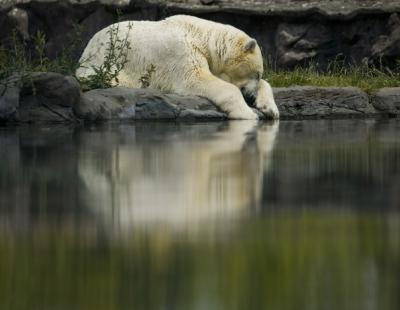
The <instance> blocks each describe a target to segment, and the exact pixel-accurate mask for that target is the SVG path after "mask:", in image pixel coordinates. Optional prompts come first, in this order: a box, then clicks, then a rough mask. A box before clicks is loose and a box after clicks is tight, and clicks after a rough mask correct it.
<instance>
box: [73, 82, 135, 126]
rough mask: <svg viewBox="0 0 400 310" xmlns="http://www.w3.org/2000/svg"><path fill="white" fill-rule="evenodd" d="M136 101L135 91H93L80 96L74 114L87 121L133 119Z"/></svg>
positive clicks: (120, 89) (117, 89)
mask: <svg viewBox="0 0 400 310" xmlns="http://www.w3.org/2000/svg"><path fill="white" fill-rule="evenodd" d="M136 100H137V98H136V92H135V90H132V89H129V88H125V87H115V88H108V89H95V90H91V91H88V92H86V93H83V94H82V96H81V100H80V102H79V104H77V105H76V106H75V107H74V113H75V115H76V116H77V117H78V118H81V119H83V120H87V121H105V120H113V119H125V120H129V119H135V103H136Z"/></svg>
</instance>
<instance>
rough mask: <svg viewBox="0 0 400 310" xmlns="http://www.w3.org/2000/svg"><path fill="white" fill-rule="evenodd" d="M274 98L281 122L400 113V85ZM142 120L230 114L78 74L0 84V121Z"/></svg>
mask: <svg viewBox="0 0 400 310" xmlns="http://www.w3.org/2000/svg"><path fill="white" fill-rule="evenodd" d="M274 96H275V101H276V103H277V106H278V108H279V111H280V115H281V119H283V120H291V119H322V118H333V119H346V118H378V117H379V118H382V117H398V116H399V115H400V87H399V88H384V89H381V90H379V91H377V92H375V93H374V94H372V95H368V94H366V93H365V92H363V91H362V90H360V89H358V88H354V87H313V86H301V87H300V86H294V87H288V88H275V89H274ZM259 115H260V118H262V115H261V114H260V113H259ZM144 120H169V121H221V120H227V117H226V115H225V114H224V113H222V112H220V111H218V110H217V108H216V107H215V106H214V105H213V104H212V103H211V102H210V101H209V100H207V99H205V98H201V97H196V96H179V95H176V94H165V93H162V92H160V91H158V90H154V89H130V88H124V87H115V88H109V89H95V90H91V91H88V92H82V90H81V88H80V85H79V83H78V81H77V80H76V79H75V78H73V77H71V76H64V75H61V74H58V73H32V74H30V75H29V77H25V78H20V77H16V76H14V77H12V78H10V79H9V80H8V81H7V83H5V82H4V81H3V82H2V84H0V124H2V125H7V124H26V123H82V122H105V121H117V122H131V121H144Z"/></svg>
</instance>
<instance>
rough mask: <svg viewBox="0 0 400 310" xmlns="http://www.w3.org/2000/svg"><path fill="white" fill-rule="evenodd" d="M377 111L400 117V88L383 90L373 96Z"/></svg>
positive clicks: (373, 103)
mask: <svg viewBox="0 0 400 310" xmlns="http://www.w3.org/2000/svg"><path fill="white" fill-rule="evenodd" d="M371 103H372V105H373V106H374V108H375V109H377V110H378V111H382V112H384V113H388V114H389V115H390V116H398V115H400V87H393V88H382V89H380V90H379V91H378V92H376V93H375V94H374V95H372V96H371Z"/></svg>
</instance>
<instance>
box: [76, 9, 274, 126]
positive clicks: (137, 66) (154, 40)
mask: <svg viewBox="0 0 400 310" xmlns="http://www.w3.org/2000/svg"><path fill="white" fill-rule="evenodd" d="M110 27H115V28H117V29H118V37H119V38H120V39H121V40H124V38H127V40H128V41H129V43H130V49H129V50H127V63H126V64H125V66H124V67H123V69H122V70H121V71H120V73H119V75H118V78H117V80H118V84H119V85H120V86H126V87H133V88H137V87H140V86H141V83H140V81H139V80H140V78H141V77H142V76H144V75H145V74H146V72H147V71H148V68H149V67H150V66H153V67H154V68H155V71H154V72H153V73H152V74H151V76H150V81H149V87H151V88H157V89H160V90H161V91H164V92H173V93H177V94H180V95H197V96H202V97H205V98H208V99H209V100H211V101H212V102H213V103H214V104H215V105H216V106H217V107H218V108H219V109H220V110H222V111H223V112H225V113H227V115H228V117H229V118H230V119H257V118H258V116H257V114H256V113H254V111H253V110H252V109H251V108H250V106H252V107H255V108H257V109H258V110H260V111H261V112H263V113H264V114H265V115H267V116H268V117H270V118H274V119H277V118H279V111H278V108H277V106H276V104H275V101H274V97H273V94H272V89H271V86H270V85H269V84H268V82H266V81H265V80H263V79H261V77H262V74H263V58H262V54H261V50H260V48H259V46H258V45H257V42H256V40H254V39H252V38H251V37H249V36H248V35H247V34H245V33H244V32H243V31H241V30H239V29H236V28H234V27H232V26H229V25H224V24H220V23H216V22H211V21H207V20H203V19H200V18H197V17H193V16H186V15H176V16H172V17H169V18H167V19H164V20H161V21H158V22H151V21H125V22H120V23H117V24H114V25H111V26H108V27H107V28H105V29H103V30H101V31H99V32H98V33H96V34H95V35H94V36H93V38H92V39H91V40H90V41H89V43H88V45H87V46H86V48H85V50H84V52H83V54H82V56H81V63H83V64H84V65H83V66H81V67H80V68H79V69H78V70H77V72H76V75H77V77H78V78H80V79H82V78H83V79H84V78H87V77H88V76H90V75H93V74H94V68H96V67H99V66H101V65H102V64H103V62H104V58H105V55H106V53H107V48H109V46H110V45H109V42H110ZM116 84H117V83H116ZM246 101H247V102H248V103H249V105H250V106H249V105H247V104H246Z"/></svg>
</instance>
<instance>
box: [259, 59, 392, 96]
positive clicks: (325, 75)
mask: <svg viewBox="0 0 400 310" xmlns="http://www.w3.org/2000/svg"><path fill="white" fill-rule="evenodd" d="M399 67H400V65H399ZM264 76H265V78H266V79H267V80H268V81H269V83H270V84H271V85H272V86H273V87H288V86H294V85H298V86H305V85H312V86H322V87H328V86H336V87H346V86H353V87H358V88H360V89H362V90H364V91H366V92H367V93H373V92H374V91H376V90H378V89H380V88H383V87H400V70H396V71H392V70H390V69H388V68H386V67H383V66H381V68H376V67H371V66H367V65H360V66H350V67H349V66H344V65H342V64H340V63H339V62H335V61H333V62H332V63H331V64H330V66H329V67H328V70H327V71H326V72H321V71H319V70H318V69H317V66H316V65H315V64H310V65H309V66H307V67H296V68H295V69H293V70H272V69H266V70H265V74H264Z"/></svg>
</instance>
